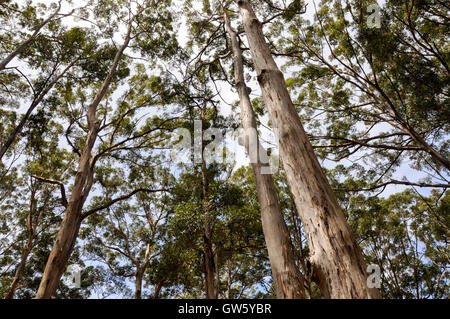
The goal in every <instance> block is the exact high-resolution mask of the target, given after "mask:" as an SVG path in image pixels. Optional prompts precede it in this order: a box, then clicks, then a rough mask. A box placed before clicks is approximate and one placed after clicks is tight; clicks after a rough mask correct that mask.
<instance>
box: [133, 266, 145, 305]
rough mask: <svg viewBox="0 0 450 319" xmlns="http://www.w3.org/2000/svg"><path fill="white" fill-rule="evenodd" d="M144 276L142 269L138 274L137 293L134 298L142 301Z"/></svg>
mask: <svg viewBox="0 0 450 319" xmlns="http://www.w3.org/2000/svg"><path fill="white" fill-rule="evenodd" d="M143 276H144V272H143V271H142V269H139V270H138V271H137V272H136V282H135V292H134V298H135V299H141V297H142V277H143Z"/></svg>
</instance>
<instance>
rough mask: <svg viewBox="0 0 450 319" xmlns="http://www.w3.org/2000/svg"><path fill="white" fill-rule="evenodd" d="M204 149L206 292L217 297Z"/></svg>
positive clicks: (202, 168)
mask: <svg viewBox="0 0 450 319" xmlns="http://www.w3.org/2000/svg"><path fill="white" fill-rule="evenodd" d="M203 118H204V110H202V120H203ZM202 144H203V131H202ZM201 150H202V166H201V170H202V202H203V214H204V223H205V225H204V230H203V254H204V256H203V258H204V267H205V293H206V298H208V299H216V289H215V285H214V271H215V269H214V252H213V245H212V235H213V230H212V225H211V212H210V209H209V203H208V177H207V176H206V163H205V159H204V157H203V147H202V148H201Z"/></svg>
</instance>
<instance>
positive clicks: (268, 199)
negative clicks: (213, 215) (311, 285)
mask: <svg viewBox="0 0 450 319" xmlns="http://www.w3.org/2000/svg"><path fill="white" fill-rule="evenodd" d="M225 22H226V27H227V31H228V33H229V35H230V38H231V45H232V50H233V60H234V74H235V75H234V77H235V86H236V88H237V91H238V93H239V99H240V106H241V117H242V126H243V128H244V130H245V131H247V132H253V134H252V135H250V136H249V135H247V136H246V140H245V141H244V144H245V148H246V149H247V152H248V153H249V155H250V159H251V165H252V168H253V174H254V176H255V181H256V189H257V193H258V201H259V205H260V207H261V220H262V227H263V232H264V238H265V240H266V246H267V250H268V254H269V260H270V264H271V268H272V277H273V280H274V285H275V292H276V295H277V298H283V299H293V298H303V297H304V286H303V282H304V279H303V276H302V274H301V273H300V271H299V269H298V268H297V265H296V264H295V259H294V250H293V246H292V243H291V239H290V237H289V231H288V228H287V226H286V223H285V220H284V217H283V214H282V211H281V208H280V205H279V202H278V195H277V191H276V189H275V183H274V181H273V178H272V175H271V174H263V173H262V166H263V164H262V163H261V159H260V158H259V154H260V151H261V152H262V153H265V152H266V150H265V149H264V148H263V146H262V145H261V144H260V142H259V139H258V136H257V126H256V118H255V114H254V111H253V108H252V105H251V102H250V97H249V94H248V88H247V86H246V84H245V80H244V67H243V57H242V51H241V49H240V45H239V41H238V36H237V34H236V32H235V31H234V30H233V29H232V27H231V24H230V21H229V19H228V16H227V15H226V13H225ZM251 143H252V144H253V145H255V144H256V145H255V146H256V147H252V146H251V145H250V144H251ZM251 152H255V153H256V154H251ZM267 168H268V167H266V169H267Z"/></svg>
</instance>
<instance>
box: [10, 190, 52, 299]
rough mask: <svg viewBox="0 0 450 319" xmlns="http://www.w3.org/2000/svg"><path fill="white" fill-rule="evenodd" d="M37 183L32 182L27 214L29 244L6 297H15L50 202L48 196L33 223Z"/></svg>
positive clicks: (21, 257)
mask: <svg viewBox="0 0 450 319" xmlns="http://www.w3.org/2000/svg"><path fill="white" fill-rule="evenodd" d="M35 196H36V184H34V185H33V184H32V190H31V199H30V210H29V212H28V216H27V230H28V239H27V245H26V246H25V249H24V250H23V252H22V255H21V256H20V262H19V265H18V266H17V269H16V272H15V274H14V278H13V280H12V282H11V284H10V285H9V288H8V291H7V292H6V295H5V299H12V298H13V297H14V292H15V291H16V290H17V287H18V284H19V281H20V279H22V274H23V270H24V269H25V265H26V263H27V260H28V256H29V255H30V253H31V250H32V249H33V241H34V238H35V234H36V229H37V226H38V225H39V222H40V220H41V217H42V214H43V213H44V207H45V206H46V205H47V203H48V199H49V198H48V197H47V198H46V199H45V201H44V206H43V207H42V208H41V209H40V210H39V214H38V216H37V218H36V221H35V222H34V224H33V214H34V212H35V210H36V197H35Z"/></svg>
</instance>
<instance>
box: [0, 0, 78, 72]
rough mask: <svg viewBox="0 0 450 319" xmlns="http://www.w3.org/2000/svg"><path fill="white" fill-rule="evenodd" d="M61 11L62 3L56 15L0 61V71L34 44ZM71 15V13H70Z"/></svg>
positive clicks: (51, 16)
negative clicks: (45, 27)
mask: <svg viewBox="0 0 450 319" xmlns="http://www.w3.org/2000/svg"><path fill="white" fill-rule="evenodd" d="M60 9H61V3H59V4H58V8H57V9H56V11H55V12H54V13H52V14H51V15H50V16H49V17H48V18H47V19H45V20H44V21H43V22H42V23H41V24H40V25H39V26H38V27H37V28H36V30H35V31H34V32H33V34H32V35H31V36H30V37H29V38H28V39H26V40H25V41H23V42H22V43H21V44H19V46H18V47H17V48H16V49H15V50H14V51H13V52H11V53H10V54H8V56H7V57H5V58H4V59H3V60H2V61H0V71H2V70H4V69H5V68H6V65H7V64H8V63H9V62H11V60H12V59H14V58H15V57H16V56H18V55H19V54H20V53H22V52H23V51H24V50H25V49H26V48H27V47H28V46H29V45H30V44H31V42H33V40H34V39H36V37H37V36H38V35H39V32H40V31H41V29H42V28H43V27H44V26H45V25H47V24H48V23H49V22H50V21H51V20H52V19H53V18H54V17H55V16H56V15H57V14H58V13H59V10H60ZM70 14H71V13H70Z"/></svg>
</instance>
